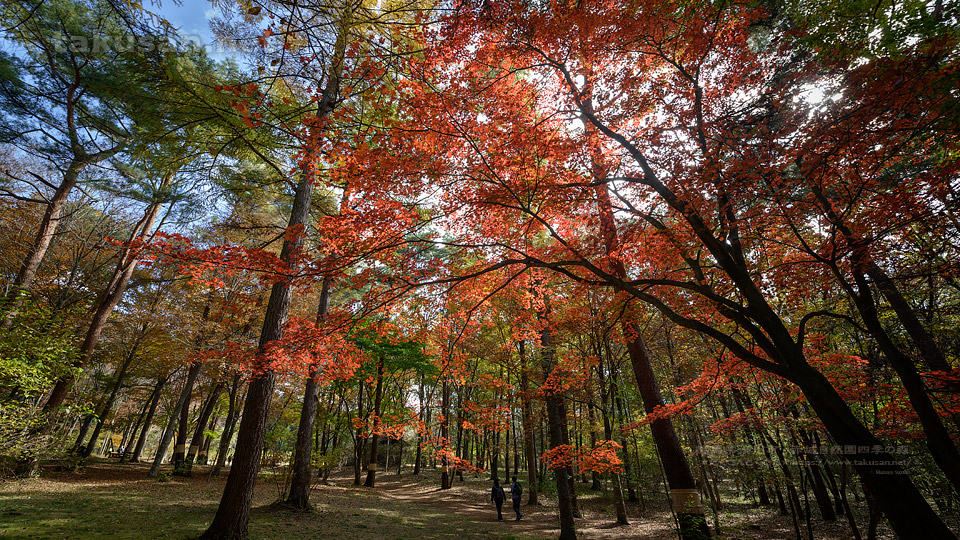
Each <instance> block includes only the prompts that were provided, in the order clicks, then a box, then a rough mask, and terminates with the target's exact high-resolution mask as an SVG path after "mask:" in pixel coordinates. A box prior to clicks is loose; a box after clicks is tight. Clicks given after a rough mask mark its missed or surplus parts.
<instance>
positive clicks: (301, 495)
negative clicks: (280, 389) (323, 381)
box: [286, 276, 332, 510]
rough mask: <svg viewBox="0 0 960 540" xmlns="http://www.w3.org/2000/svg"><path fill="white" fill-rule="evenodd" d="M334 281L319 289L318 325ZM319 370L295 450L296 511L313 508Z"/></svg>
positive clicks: (311, 378)
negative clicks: (312, 468)
mask: <svg viewBox="0 0 960 540" xmlns="http://www.w3.org/2000/svg"><path fill="white" fill-rule="evenodd" d="M331 281H332V279H331V278H330V277H329V276H327V277H324V278H323V286H322V287H321V289H320V301H319V303H318V305H317V317H316V324H317V325H319V324H320V323H321V322H322V321H323V319H324V317H326V316H327V311H328V310H329V307H330V283H331ZM317 374H318V372H317V367H316V366H315V365H314V366H311V367H310V372H309V373H308V374H307V381H306V385H305V387H304V390H303V407H302V408H301V410H300V423H299V425H298V426H297V442H296V444H295V446H294V450H293V477H292V478H291V479H290V494H289V495H288V496H287V500H286V503H287V504H288V505H290V506H292V507H294V508H298V509H301V510H305V509H307V508H310V476H311V475H310V466H311V462H312V460H311V457H312V456H313V453H312V452H311V451H310V449H311V445H310V436H311V435H312V434H313V426H314V424H315V423H316V419H317V395H318V394H319V388H320V387H319V384H318V383H317Z"/></svg>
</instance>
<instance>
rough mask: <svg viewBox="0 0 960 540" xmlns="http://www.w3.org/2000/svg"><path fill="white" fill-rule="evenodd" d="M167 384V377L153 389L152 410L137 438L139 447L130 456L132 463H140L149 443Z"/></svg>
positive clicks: (144, 420)
mask: <svg viewBox="0 0 960 540" xmlns="http://www.w3.org/2000/svg"><path fill="white" fill-rule="evenodd" d="M166 383H167V376H164V377H160V378H159V379H157V384H155V385H154V387H153V394H152V395H151V396H150V409H148V410H147V417H146V418H144V419H143V426H142V427H141V429H140V436H139V437H138V438H137V446H136V447H135V448H134V449H133V454H131V455H130V463H139V462H140V454H141V453H143V446H144V445H145V444H146V442H147V435H148V434H149V433H150V427H151V426H152V425H153V416H154V415H155V414H156V412H157V405H159V404H160V393H161V392H162V391H163V387H164V385H166Z"/></svg>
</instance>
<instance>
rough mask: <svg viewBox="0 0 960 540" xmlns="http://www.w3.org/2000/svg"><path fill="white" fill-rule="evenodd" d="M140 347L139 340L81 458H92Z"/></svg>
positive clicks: (129, 354) (116, 382) (118, 376)
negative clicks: (91, 455)
mask: <svg viewBox="0 0 960 540" xmlns="http://www.w3.org/2000/svg"><path fill="white" fill-rule="evenodd" d="M139 346H140V340H139V339H138V340H137V341H136V343H134V344H133V347H132V348H131V349H130V352H129V353H128V354H127V357H126V358H125V359H124V361H123V366H121V368H120V372H119V373H117V380H116V381H115V382H114V383H113V388H112V389H111V390H110V397H108V398H107V400H106V401H105V402H104V403H103V408H102V409H101V410H100V414H99V419H98V420H97V427H95V428H93V435H91V436H90V442H89V443H88V444H87V445H86V446H85V447H84V448H83V450H82V451H81V453H80V455H81V456H83V457H90V454H91V453H92V452H93V448H94V447H95V446H96V444H97V439H98V438H99V437H100V430H101V429H102V428H103V425H104V424H105V423H106V421H107V415H109V414H110V411H111V410H113V402H114V401H115V400H116V399H117V394H118V393H119V392H120V388H121V387H122V386H123V379H124V377H125V376H126V375H127V368H128V367H130V364H131V363H132V362H133V359H134V358H135V357H136V354H137V349H138V348H139Z"/></svg>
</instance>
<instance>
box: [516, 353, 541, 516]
mask: <svg viewBox="0 0 960 540" xmlns="http://www.w3.org/2000/svg"><path fill="white" fill-rule="evenodd" d="M524 343H525V342H524V341H518V342H517V351H518V352H519V354H520V402H521V415H520V423H521V425H522V426H523V445H524V450H525V452H526V455H527V482H528V483H529V487H528V488H527V489H528V491H529V494H528V496H527V497H528V498H527V505H528V506H537V504H538V502H537V451H536V448H534V443H533V436H534V433H533V405H532V404H531V403H530V376H529V367H528V365H527V355H526V348H525V345H524Z"/></svg>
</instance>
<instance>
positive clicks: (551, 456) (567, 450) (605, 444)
mask: <svg viewBox="0 0 960 540" xmlns="http://www.w3.org/2000/svg"><path fill="white" fill-rule="evenodd" d="M620 448H622V447H621V446H620V445H619V444H617V442H616V441H598V442H597V443H596V444H595V445H594V446H593V448H589V447H583V448H578V447H576V446H573V445H569V444H565V445H560V446H558V447H556V448H551V449H550V450H548V451H546V452H545V453H544V454H543V455H542V456H540V459H541V460H542V461H543V462H545V463H546V464H547V467H548V468H549V469H551V470H557V469H562V468H564V467H575V468H576V469H579V470H581V471H595V472H598V473H605V472H614V473H621V472H623V460H621V459H620V457H619V456H618V455H617V450H619V449H620Z"/></svg>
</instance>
